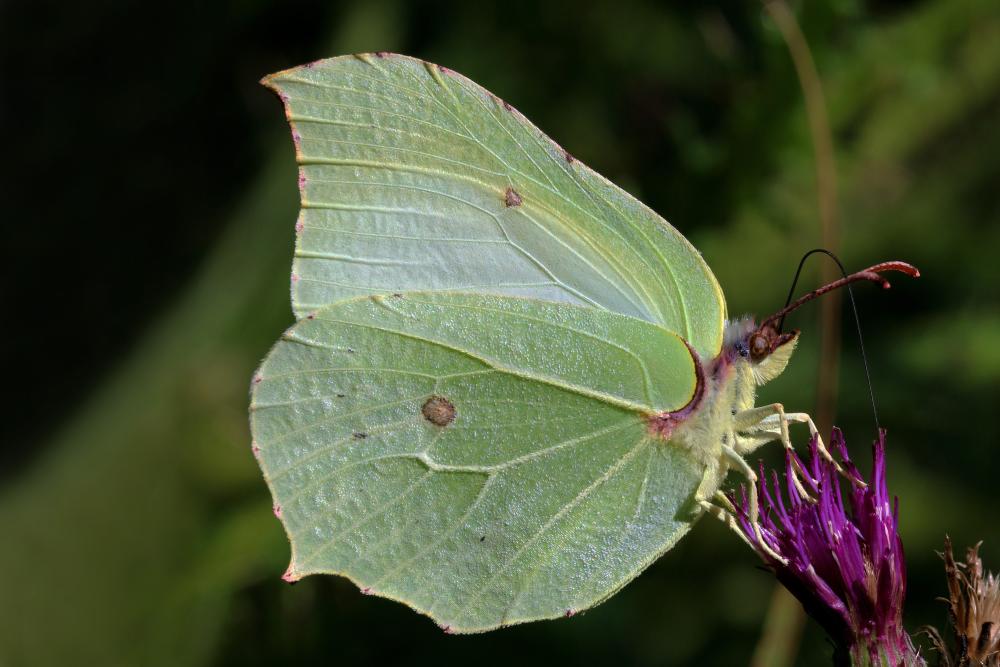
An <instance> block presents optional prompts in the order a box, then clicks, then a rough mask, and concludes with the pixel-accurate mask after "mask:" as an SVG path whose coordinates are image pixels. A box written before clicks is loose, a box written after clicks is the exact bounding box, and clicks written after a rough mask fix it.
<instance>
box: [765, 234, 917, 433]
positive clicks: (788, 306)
mask: <svg viewBox="0 0 1000 667" xmlns="http://www.w3.org/2000/svg"><path fill="white" fill-rule="evenodd" d="M816 253H822V254H824V255H826V256H827V257H829V258H830V259H832V260H833V261H834V262H836V263H837V266H838V267H839V268H840V273H841V275H842V276H843V277H842V278H841V279H840V280H835V281H834V282H832V283H828V284H826V285H823V286H822V287H820V288H819V289H815V290H813V291H812V292H808V293H806V294H804V295H803V296H801V297H799V298H798V299H797V300H796V301H795V302H794V303H793V302H792V295H794V294H795V285H796V284H797V283H798V281H799V275H800V274H801V273H802V267H803V266H804V265H805V263H806V260H807V259H809V257H811V256H812V255H814V254H816ZM880 271H900V272H902V273H905V274H907V275H909V276H912V277H914V278H917V277H919V276H920V272H919V271H918V270H917V269H916V267H914V266H911V265H910V264H907V263H906V262H882V263H881V264H876V265H874V266H871V267H868V268H867V269H864V270H863V271H858V272H856V273H852V274H850V275H848V273H847V269H845V268H844V265H843V263H842V262H841V261H840V259H839V258H838V257H837V256H836V255H834V254H833V253H832V252H830V251H829V250H827V249H826V248H814V249H812V250H810V251H809V252H807V253H806V254H805V255H803V256H802V259H801V260H799V267H798V269H796V270H795V278H794V279H792V286H791V288H790V289H789V290H788V298H787V299H785V306H784V308H782V309H781V310H779V311H778V312H777V313H775V314H774V315H772V316H771V317H769V318H767V319H766V320H765V321H764V323H763V324H769V323H772V322H774V320H778V326H777V332H778V333H779V334H780V333H781V329H782V327H783V326H784V324H785V316H786V315H788V314H789V313H791V312H792V311H794V310H795V309H797V308H799V307H800V306H802V305H803V304H806V303H808V302H809V301H812V300H813V299H815V298H817V297H819V296H822V295H823V294H826V293H827V292H831V291H833V290H835V289H838V288H840V287H847V296H848V298H849V299H850V301H851V311H852V312H853V313H854V324H855V326H856V328H857V331H858V348H859V349H860V351H861V363H862V364H863V366H864V369H865V380H867V381H868V395H869V397H870V398H871V401H872V415H873V416H874V417H875V430H876V432H877V431H878V429H880V428H881V426H880V425H879V421H878V407H877V406H876V403H875V389H874V388H873V386H872V377H871V373H870V372H869V369H868V357H867V355H866V354H865V342H864V337H863V336H862V335H861V318H860V317H858V306H857V304H856V303H855V301H854V292H853V291H852V290H851V283H853V282H858V281H861V280H869V281H871V282H877V283H879V284H881V285H882V288H883V289H888V288H889V286H890V285H889V281H888V280H886V279H885V278H883V277H882V276H881V275H879V272H880ZM763 324H762V326H763Z"/></svg>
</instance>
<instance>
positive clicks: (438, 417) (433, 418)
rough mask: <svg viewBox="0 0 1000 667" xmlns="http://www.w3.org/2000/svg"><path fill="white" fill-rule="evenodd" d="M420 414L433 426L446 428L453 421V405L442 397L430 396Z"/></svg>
mask: <svg viewBox="0 0 1000 667" xmlns="http://www.w3.org/2000/svg"><path fill="white" fill-rule="evenodd" d="M420 412H421V414H423V415H424V419H426V420H427V421H429V422H430V423H432V424H434V425H435V426H447V425H448V424H450V423H452V422H453V421H455V405H454V404H453V403H452V402H451V401H449V400H448V399H447V398H445V397H444V396H431V397H430V398H428V399H427V401H426V402H425V403H424V405H423V407H422V408H420Z"/></svg>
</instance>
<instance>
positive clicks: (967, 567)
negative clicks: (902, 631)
mask: <svg viewBox="0 0 1000 667" xmlns="http://www.w3.org/2000/svg"><path fill="white" fill-rule="evenodd" d="M979 546H980V545H979V544H977V545H976V546H974V547H972V548H970V549H968V550H967V551H966V552H965V562H964V563H957V562H955V556H954V553H953V552H952V549H951V539H949V538H948V537H947V536H946V537H945V538H944V553H943V554H941V557H942V558H944V571H945V575H946V576H947V578H948V599H947V600H946V602H947V603H948V611H949V614H948V615H949V618H950V620H951V626H952V628H951V629H952V635H953V643H954V648H953V649H952V650H949V649H948V647H947V646H946V645H945V642H944V640H943V639H942V638H941V634H940V633H939V632H938V631H937V630H935V629H934V628H926V632H927V634H928V635H929V636H930V638H931V642H932V643H933V644H934V647H935V648H936V649H937V650H938V652H940V654H941V664H942V665H943V666H944V667H1000V577H998V576H997V575H995V574H992V573H990V572H986V571H985V570H984V569H983V561H982V559H981V558H980V557H979Z"/></svg>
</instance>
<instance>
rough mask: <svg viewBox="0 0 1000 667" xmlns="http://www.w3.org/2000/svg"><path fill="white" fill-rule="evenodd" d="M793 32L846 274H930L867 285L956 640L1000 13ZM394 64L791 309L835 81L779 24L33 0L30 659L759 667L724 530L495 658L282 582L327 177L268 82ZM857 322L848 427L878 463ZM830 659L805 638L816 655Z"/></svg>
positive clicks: (914, 522)
mask: <svg viewBox="0 0 1000 667" xmlns="http://www.w3.org/2000/svg"><path fill="white" fill-rule="evenodd" d="M791 6H792V9H793V10H794V12H795V15H796V17H797V19H798V21H799V22H800V24H801V26H802V29H803V31H804V33H805V35H806V37H807V39H808V40H809V44H810V46H811V48H812V51H813V55H814V57H815V59H816V64H817V68H818V70H819V72H820V74H821V76H822V80H823V85H824V87H825V93H826V100H827V103H828V110H829V114H830V123H831V126H832V132H833V139H834V147H835V150H836V159H837V176H838V193H837V194H838V197H839V202H840V207H841V223H840V227H841V229H840V234H841V249H842V255H843V258H844V260H845V263H846V264H847V265H848V266H849V267H853V268H860V267H861V266H864V265H867V264H869V263H872V262H875V261H879V260H883V259H905V260H909V261H911V262H913V263H915V264H916V265H918V266H919V267H920V269H921V271H922V272H923V277H922V278H921V279H920V280H918V281H910V280H907V279H905V278H899V279H897V280H896V281H895V287H894V289H893V290H891V291H889V292H882V291H880V290H877V289H874V288H870V287H867V286H862V287H859V288H858V289H857V290H856V292H855V294H856V297H857V301H858V306H859V309H860V312H861V317H862V321H863V324H864V328H865V333H866V346H867V350H868V354H869V358H870V361H871V366H872V378H873V381H874V385H875V389H876V392H877V395H878V400H879V406H880V417H881V421H882V423H883V425H884V426H886V427H887V428H888V431H889V440H888V444H889V485H890V491H891V492H893V493H895V494H898V495H899V496H900V499H901V507H900V513H901V532H902V536H903V540H904V542H905V545H906V551H907V556H908V562H909V568H910V570H909V572H910V575H909V595H908V604H907V615H906V619H907V626H908V627H909V628H910V629H911V630H912V629H916V628H917V627H918V626H919V625H921V624H924V623H935V624H942V623H943V622H944V620H945V607H944V605H942V604H941V603H939V602H935V601H934V598H935V597H936V596H938V595H942V594H944V592H945V589H944V577H943V571H942V567H941V563H940V560H939V559H938V557H937V555H936V554H935V550H937V549H940V548H941V543H942V538H943V536H944V534H945V533H946V532H947V533H950V534H951V535H952V537H953V539H954V540H955V542H956V545H957V546H958V547H959V548H964V547H965V546H966V545H969V544H972V543H974V542H975V541H978V540H980V539H982V540H985V546H984V549H983V555H984V557H985V560H986V562H987V565H988V566H989V565H992V566H993V568H994V569H998V568H1000V529H998V519H1000V493H998V491H997V485H998V479H997V471H998V464H997V461H998V451H1000V427H998V418H997V417H998V411H997V408H998V406H1000V403H998V398H1000V289H998V284H1000V122H998V121H1000V4H998V3H997V1H996V0H921V1H918V2H897V1H889V0H875V1H871V2H865V1H863V0H834V1H832V2H801V1H800V2H794V3H792V5H791ZM374 50H392V51H399V52H403V53H408V54H411V55H414V56H418V57H421V58H425V59H428V60H432V61H434V62H438V63H440V64H443V65H447V66H448V67H450V68H453V69H455V70H457V71H459V72H462V73H463V74H465V75H467V76H468V77H470V78H471V79H473V80H474V81H477V82H478V83H480V84H482V85H483V86H485V87H486V88H487V89H489V90H491V91H493V92H495V93H496V94H498V95H499V96H500V97H502V98H503V99H505V100H509V101H510V102H511V103H512V104H514V105H515V106H516V107H518V108H519V109H520V110H521V111H522V112H523V113H524V114H525V115H526V116H528V117H529V118H531V119H532V120H533V121H534V122H535V123H536V124H538V125H539V126H540V127H541V128H542V129H543V130H544V131H546V132H547V133H548V134H550V135H551V136H552V137H553V138H555V139H556V140H557V141H559V142H560V143H561V144H562V145H563V146H565V147H566V148H567V149H568V150H569V151H570V152H572V154H573V155H575V156H577V157H578V158H579V159H581V160H583V161H584V162H586V163H587V164H589V165H590V166H592V167H593V168H595V169H596V170H597V171H599V172H601V173H603V174H605V175H607V176H608V177H610V178H611V179H612V180H613V181H615V182H617V183H618V184H620V185H622V186H623V187H625V188H626V189H628V190H629V191H630V192H632V193H634V194H635V195H636V196H638V197H639V198H641V199H642V200H644V201H645V202H647V203H648V204H650V205H651V206H652V207H653V208H654V209H655V210H657V211H658V212H660V213H661V214H663V215H664V216H665V217H667V218H668V219H669V220H670V221H671V222H672V223H673V224H674V225H675V226H677V227H678V228H679V229H680V230H681V231H682V232H683V233H684V234H686V235H687V236H688V238H689V239H691V241H692V242H693V243H694V244H695V245H696V246H697V247H698V248H699V249H700V250H701V251H702V252H703V254H704V256H705V258H706V259H707V260H708V263H709V264H710V265H711V267H712V268H713V270H714V271H715V272H716V275H717V276H718V278H719V280H720V282H721V284H722V287H723V290H724V292H725V294H726V297H727V301H728V304H729V309H730V312H731V313H733V314H739V313H742V312H756V313H761V314H764V313H768V312H771V311H773V310H774V309H776V308H777V307H778V306H780V305H781V302H782V301H783V299H784V296H785V293H786V291H787V289H788V283H789V280H790V279H791V274H792V273H793V271H794V268H795V265H796V263H797V261H798V258H799V256H800V255H801V254H802V253H803V252H804V251H805V250H808V249H809V248H811V247H814V246H815V245H817V244H818V242H819V220H818V214H817V204H816V201H817V198H816V178H815V166H814V165H815V163H814V154H813V149H812V144H811V142H810V136H809V130H808V123H807V117H806V114H805V110H804V106H803V101H802V93H801V89H800V87H799V83H798V80H797V78H796V74H795V70H794V68H793V66H792V63H791V60H790V58H789V54H788V50H787V49H786V46H785V44H784V42H783V41H782V38H781V35H780V33H779V32H778V30H776V29H775V27H774V24H773V22H772V21H771V20H770V19H769V17H768V15H767V13H766V12H764V11H763V10H762V8H761V6H760V5H759V4H755V3H754V2H721V3H720V2H700V3H676V4H675V5H673V6H671V5H670V4H668V3H662V2H654V1H652V0H649V1H638V0H615V1H613V2H593V3H586V4H582V3H563V2H551V3H536V2H530V1H527V0H505V1H503V2H475V3H472V2H444V1H436V2H407V1H405V0H395V1H394V0H364V1H356V2H322V3H313V2H306V1H305V0H285V1H284V2H266V1H264V0H247V1H244V2H217V3H198V2H186V1H182V2H174V3H166V4H162V3H161V4H160V5H155V4H150V5H146V4H142V3H131V2H127V1H126V0H103V1H101V2H88V3H56V2H42V1H36V2H7V3H3V5H2V6H0V54H2V59H0V67H2V72H3V79H2V83H3V87H2V91H3V92H2V94H0V120H2V125H0V127H2V130H3V132H2V135H0V136H2V147H3V148H2V155H3V160H2V173H3V175H4V178H3V184H4V185H3V187H2V188H0V193H2V194H0V201H2V202H3V208H2V216H3V224H2V226H0V229H2V232H0V234H2V236H0V250H2V253H3V256H2V263H0V278H2V279H0V294H2V299H3V304H4V310H5V312H6V313H7V314H6V315H5V317H4V319H3V325H2V331H3V340H4V349H5V353H4V355H3V356H4V361H3V368H4V373H3V376H4V380H5V384H6V386H7V391H6V392H5V394H6V395H7V396H8V398H7V399H5V400H4V402H3V405H4V415H3V418H2V419H0V439H2V440H0V442H2V448H0V665H3V666H5V667H6V666H20V665H174V666H187V665H271V664H343V665H354V664H358V665H360V664H375V663H380V664H381V663H387V662H388V663H390V664H391V663H394V662H403V661H405V662H407V663H412V664H424V663H426V664H431V663H435V664H450V663H455V664H458V663H466V664H470V663H471V664H478V665H505V664H511V663H514V664H517V665H523V666H525V667H527V666H528V665H536V664H537V665H543V664H544V665H551V664H556V663H558V664H574V663H576V664H608V663H612V664H616V665H672V664H692V665H693V664H698V665H738V664H747V663H748V662H749V660H750V656H751V655H752V654H753V652H754V649H755V646H756V645H757V642H758V640H759V638H760V634H761V628H762V624H763V621H764V617H765V615H766V613H767V609H768V604H769V600H770V598H771V592H772V589H773V584H772V579H771V577H770V575H768V574H767V573H765V572H762V571H761V570H759V569H758V568H757V564H758V561H757V560H756V556H754V554H752V553H751V552H750V551H749V550H748V549H747V548H746V547H745V546H744V545H742V544H741V543H740V542H739V540H737V539H736V538H735V537H734V536H733V535H731V534H729V533H727V532H726V531H725V530H724V529H723V528H722V527H721V526H719V525H717V524H716V523H715V522H711V521H705V522H702V523H701V524H699V526H698V527H697V528H696V529H695V530H694V531H692V533H691V534H690V535H689V536H688V537H687V538H685V539H684V540H683V541H682V542H681V543H680V545H679V546H678V547H677V548H675V549H674V550H673V551H672V552H670V553H668V554H667V555H666V556H664V557H663V558H661V559H660V560H659V561H658V562H657V563H655V564H654V565H653V566H652V567H651V568H649V570H648V571H646V572H645V573H644V574H643V575H642V576H640V577H639V578H638V579H637V580H636V581H634V582H633V583H631V584H630V585H629V586H627V587H626V588H625V589H624V590H623V591H621V592H620V593H619V594H617V595H616V596H614V597H613V598H612V599H611V600H609V601H608V602H606V603H604V604H603V605H601V606H599V607H597V608H595V609H593V610H591V611H589V612H587V613H585V614H582V615H580V616H577V617H576V618H573V619H571V620H564V621H556V622H545V623H535V624H529V625H526V626H520V627H516V628H511V629H506V630H502V631H499V632H494V633H490V634H486V635H480V636H471V637H455V636H446V635H444V634H443V633H442V632H441V631H440V629H438V628H437V627H436V626H435V625H434V624H433V623H432V622H430V621H429V620H427V619H426V618H424V617H422V616H419V615H417V614H415V613H414V612H412V611H410V610H408V609H406V608H405V607H403V606H401V605H398V604H396V603H393V602H389V601H385V600H381V599H378V598H373V597H366V596H362V595H360V594H359V593H358V591H357V590H356V589H355V588H354V587H353V586H352V585H350V584H349V583H348V582H346V581H345V580H341V579H338V578H333V577H311V578H307V579H305V580H303V581H302V582H300V583H299V584H298V585H296V586H294V587H291V586H288V585H287V584H284V583H283V582H282V581H281V580H280V578H279V577H280V574H281V573H282V572H283V571H284V568H285V565H286V562H287V558H288V547H287V543H286V542H285V538H284V535H283V532H282V530H281V528H280V526H279V524H278V522H277V521H276V520H275V519H274V517H273V516H272V514H271V509H270V499H269V498H268V496H267V491H266V488H265V486H264V483H263V481H262V480H261V478H260V474H259V472H258V469H257V466H256V464H255V462H254V459H253V457H252V456H251V453H250V445H249V436H248V431H247V418H246V412H247V387H248V384H249V378H250V376H251V373H252V371H253V369H254V367H255V365H256V364H257V363H258V361H259V360H260V358H261V357H262V356H263V355H264V353H265V352H266V351H267V349H268V347H269V346H270V344H271V343H272V341H273V340H275V338H276V337H277V336H278V335H279V333H280V332H281V331H282V330H283V329H284V328H285V327H286V326H287V325H289V324H290V323H291V322H292V315H291V312H290V309H289V298H288V272H289V266H290V263H291V256H292V244H293V237H294V231H293V223H294V220H295V216H296V211H297V193H296V172H295V168H294V164H293V149H292V143H291V141H290V139H289V137H288V135H287V130H286V127H285V123H284V119H283V116H282V113H281V108H280V105H279V103H278V100H277V99H275V98H273V97H272V96H271V94H269V93H268V92H267V91H265V90H264V89H263V88H262V87H260V86H259V85H257V83H256V82H257V80H258V79H259V78H260V77H261V76H262V75H264V74H267V73H269V72H272V71H275V70H279V69H283V68H286V67H290V66H293V65H296V64H300V63H302V62H305V61H309V60H314V59H316V58H319V57H323V56H328V55H337V54H343V53H350V52H358V51H374ZM819 263H820V262H819V261H817V265H818V264H819ZM817 280H818V271H817V270H816V268H815V267H812V268H810V269H809V270H808V271H807V272H806V273H805V275H804V281H805V282H804V283H803V285H811V284H815V282H816V281H817ZM818 312H819V309H818V308H810V309H806V310H804V311H803V312H801V313H798V314H796V316H795V321H794V323H793V324H794V325H795V326H799V327H801V328H803V330H804V335H803V336H802V344H801V346H800V351H799V352H798V353H797V354H796V357H795V358H794V360H793V362H792V364H791V367H790V369H789V371H788V372H786V374H785V375H784V376H782V377H781V378H780V379H779V380H778V381H776V382H774V383H773V384H772V385H769V386H768V387H767V388H766V392H765V395H764V396H763V397H762V400H780V401H782V402H783V403H784V404H785V405H786V406H787V407H789V408H790V409H795V410H799V409H802V410H811V409H813V403H814V400H815V388H816V387H815V384H816V383H815V378H816V376H817V366H818V359H817V349H818V345H817V340H818V335H816V331H815V330H816V326H817V325H816V320H817V314H818ZM852 327H853V322H852V320H850V319H848V318H847V317H846V316H845V318H844V320H843V330H844V339H843V340H844V348H843V354H842V361H841V366H840V371H839V373H840V376H839V377H840V385H839V391H838V409H837V413H836V419H835V421H836V423H837V424H839V425H840V426H842V427H843V428H844V430H845V432H846V435H847V440H848V443H849V445H850V446H851V447H852V451H853V453H854V456H855V457H856V458H858V459H861V460H862V461H864V460H866V459H867V458H868V446H869V443H870V441H871V438H872V435H873V426H872V416H871V408H870V405H869V403H868V395H867V388H866V385H865V383H864V374H863V371H862V367H861V362H860V357H859V355H858V352H857V345H856V342H855V340H856V339H855V337H854V334H853V331H852ZM796 438H797V439H798V440H799V441H800V442H804V441H805V434H804V432H799V433H798V434H797V435H796ZM772 457H773V453H772ZM772 460H774V459H773V458H772ZM829 656H830V648H829V646H828V645H827V643H826V641H825V639H824V637H823V634H822V632H821V631H820V630H819V629H818V628H817V627H816V626H814V625H812V624H807V625H806V627H805V631H804V634H803V636H802V639H801V647H800V649H799V650H798V657H797V659H796V660H795V664H800V665H826V664H829V660H830V657H829Z"/></svg>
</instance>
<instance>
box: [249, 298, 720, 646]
mask: <svg viewBox="0 0 1000 667" xmlns="http://www.w3.org/2000/svg"><path fill="white" fill-rule="evenodd" d="M498 341H499V342H498ZM504 341H505V342H504ZM694 389H695V381H694V366H693V360H692V358H691V355H690V353H689V352H688V350H687V347H686V346H685V345H684V343H683V342H682V341H681V340H680V338H678V337H677V336H676V335H675V334H672V333H670V332H667V331H666V330H664V329H663V328H662V327H659V326H656V325H653V324H649V323H646V322H643V321H641V320H637V319H634V318H630V317H625V316H622V315H618V314H616V313H611V312H609V311H605V310H597V309H593V308H586V307H578V306H573V305H570V304H565V303H551V302H542V301H538V300H534V299H525V298H517V297H504V296H492V295H483V294H462V293H447V292H432V293H426V294H406V295H403V296H401V297H393V296H389V297H363V298H357V299H353V300H348V301H342V302H339V303H336V304H332V305H330V306H327V307H325V308H322V309H320V310H319V311H317V312H315V313H312V314H310V315H309V316H307V317H306V318H303V319H302V320H300V321H299V322H298V323H297V324H296V325H295V326H294V327H292V328H291V329H290V330H289V331H288V332H286V334H285V336H283V338H282V340H281V341H279V342H278V343H277V345H276V346H275V347H274V349H273V350H272V351H271V353H270V354H269V355H268V357H267V359H265V361H264V363H263V365H262V366H261V369H260V371H259V372H258V375H257V376H256V377H255V379H254V387H253V392H252V403H251V425H252V430H253V435H254V442H255V448H256V451H257V455H258V457H259V459H260V463H261V467H262V469H263V470H264V474H265V477H266V478H267V480H268V483H269V485H270V487H271V491H272V494H273V496H274V499H275V503H276V507H275V511H276V513H278V514H279V516H280V518H281V520H282V522H283V523H284V525H285V528H286V530H287V532H288V535H289V538H290V541H291V544H292V563H291V566H290V568H289V575H288V576H289V578H297V577H300V576H303V575H306V574H311V573H336V574H342V575H345V576H348V577H350V578H351V579H352V580H353V581H354V582H356V583H357V584H358V586H359V587H361V588H362V590H364V591H366V592H371V593H375V594H378V595H383V596H386V597H390V598H393V599H398V600H401V601H404V602H406V603H407V604H409V605H410V606H412V607H414V608H415V609H417V610H419V611H421V612H423V613H426V614H428V615H430V616H432V617H433V618H434V619H435V620H436V621H437V622H438V623H439V624H441V625H442V626H446V627H449V628H450V629H451V630H453V631H457V632H474V631H481V630H487V629H490V628H494V627H498V626H501V625H506V624H511V623H517V622H523V621H527V620H534V619H539V618H551V617H556V616H561V615H565V614H567V613H572V612H575V611H578V610H582V609H585V608H587V607H590V606H593V605H594V604H596V603H598V602H600V601H602V600H603V599H605V598H606V597H608V596H609V595H611V594H612V593H613V592H615V591H616V590H617V589H618V588H620V587H621V586H622V585H624V584H625V583H627V582H628V581H629V580H631V579H632V578H633V577H635V576H636V575H637V574H638V573H639V572H640V571H641V570H642V569H643V568H645V567H646V566H647V565H648V564H649V563H651V562H652V561H653V560H654V559H655V558H656V557H657V556H658V555H659V554H661V553H662V552H663V551H665V550H666V549H668V548H669V547H670V546H671V545H672V544H673V543H674V542H675V541H676V540H677V539H679V537H680V536H681V535H683V534H684V533H685V532H686V531H687V529H688V527H689V525H690V524H689V521H690V520H691V519H692V517H693V507H692V505H691V497H692V494H693V492H694V490H695V488H696V487H697V485H698V482H699V480H700V478H701V473H702V468H701V466H700V465H699V464H698V463H696V462H695V460H694V459H693V458H692V457H691V456H690V455H689V454H688V453H687V452H686V451H684V450H683V449H681V448H678V447H671V446H664V443H663V442H662V441H661V440H659V439H658V438H657V437H656V436H654V435H652V434H651V433H650V431H649V429H648V427H647V424H646V420H645V415H646V414H647V413H648V412H650V411H659V410H665V409H676V408H678V407H681V406H682V405H684V404H685V403H686V402H687V401H688V400H690V398H691V395H692V394H693V392H694Z"/></svg>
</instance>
